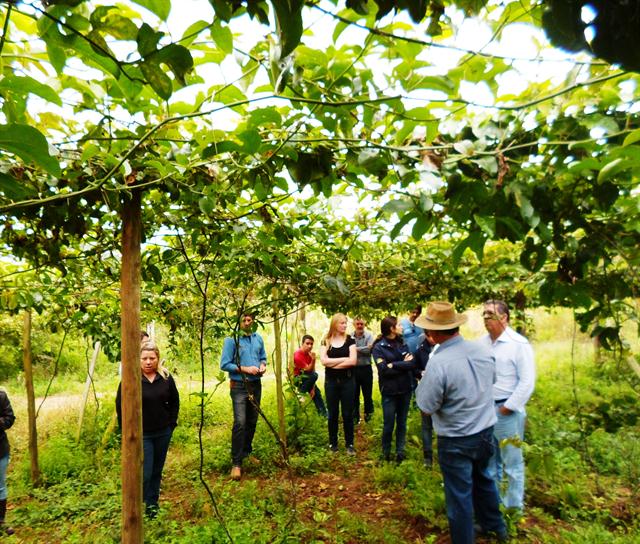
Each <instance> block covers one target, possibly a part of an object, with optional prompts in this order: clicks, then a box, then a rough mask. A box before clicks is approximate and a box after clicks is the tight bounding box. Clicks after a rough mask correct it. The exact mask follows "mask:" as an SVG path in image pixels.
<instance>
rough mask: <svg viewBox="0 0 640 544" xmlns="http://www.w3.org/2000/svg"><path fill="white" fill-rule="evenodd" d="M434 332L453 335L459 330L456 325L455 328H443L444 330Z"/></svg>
mask: <svg viewBox="0 0 640 544" xmlns="http://www.w3.org/2000/svg"><path fill="white" fill-rule="evenodd" d="M436 332H439V333H441V334H444V335H445V336H453V335H454V334H456V333H457V332H460V327H456V328H455V329H445V330H444V331H436Z"/></svg>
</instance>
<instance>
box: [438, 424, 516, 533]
mask: <svg viewBox="0 0 640 544" xmlns="http://www.w3.org/2000/svg"><path fill="white" fill-rule="evenodd" d="M496 448H497V446H496V442H495V438H494V436H493V427H488V428H487V429H485V430H484V431H481V432H479V433H476V434H472V435H470V436H461V437H446V436H439V437H438V463H439V464H440V471H441V472H442V478H443V480H444V494H445V499H446V501H447V517H448V519H449V533H450V534H451V542H452V544H473V542H474V528H473V521H474V515H475V519H476V521H477V522H478V524H479V525H480V527H481V528H482V529H483V531H487V532H495V533H496V534H498V535H500V536H506V534H507V529H506V526H505V524H504V520H503V519H502V514H501V513H500V498H499V497H498V490H497V489H496V483H495V481H494V480H493V478H491V475H490V474H489V470H488V468H489V460H490V459H491V456H492V455H493V453H494V450H495V449H496Z"/></svg>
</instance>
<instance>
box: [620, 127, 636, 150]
mask: <svg viewBox="0 0 640 544" xmlns="http://www.w3.org/2000/svg"><path fill="white" fill-rule="evenodd" d="M639 141H640V128H637V129H636V130H634V131H633V132H630V133H629V134H627V136H626V137H625V139H624V142H622V147H627V146H628V145H631V144H635V143H636V142H639Z"/></svg>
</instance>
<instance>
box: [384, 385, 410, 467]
mask: <svg viewBox="0 0 640 544" xmlns="http://www.w3.org/2000/svg"><path fill="white" fill-rule="evenodd" d="M409 404H411V393H405V394H400V395H382V418H383V425H382V453H383V454H384V455H385V456H386V455H388V454H389V453H390V452H391V440H392V439H393V428H394V426H395V428H396V454H397V455H398V456H401V457H404V448H405V445H406V442H407V416H408V415H409Z"/></svg>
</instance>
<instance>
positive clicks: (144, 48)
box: [136, 23, 163, 58]
mask: <svg viewBox="0 0 640 544" xmlns="http://www.w3.org/2000/svg"><path fill="white" fill-rule="evenodd" d="M162 36H163V33H162V32H156V31H155V30H153V28H151V27H150V26H149V25H148V24H147V23H144V24H143V25H142V26H141V27H140V29H139V30H138V35H137V36H136V42H137V43H138V53H140V56H141V57H143V58H144V57H147V56H148V55H151V54H152V53H155V52H156V50H157V49H158V42H159V41H160V38H162Z"/></svg>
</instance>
